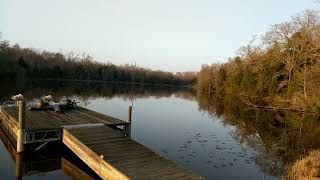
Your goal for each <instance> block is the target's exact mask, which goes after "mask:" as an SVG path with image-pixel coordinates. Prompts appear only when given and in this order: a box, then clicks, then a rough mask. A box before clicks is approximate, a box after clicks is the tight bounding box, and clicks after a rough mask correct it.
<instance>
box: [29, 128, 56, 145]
mask: <svg viewBox="0 0 320 180" xmlns="http://www.w3.org/2000/svg"><path fill="white" fill-rule="evenodd" d="M60 139H61V130H43V131H29V132H25V139H24V140H25V141H24V144H31V143H40V142H50V141H57V140H60Z"/></svg>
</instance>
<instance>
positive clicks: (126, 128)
mask: <svg viewBox="0 0 320 180" xmlns="http://www.w3.org/2000/svg"><path fill="white" fill-rule="evenodd" d="M131 118H132V106H129V108H128V123H129V124H126V125H124V132H125V135H126V136H129V137H130V135H131Z"/></svg>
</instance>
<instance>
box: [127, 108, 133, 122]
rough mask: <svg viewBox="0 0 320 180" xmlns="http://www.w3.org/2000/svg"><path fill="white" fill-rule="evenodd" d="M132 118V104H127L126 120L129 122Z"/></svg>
mask: <svg viewBox="0 0 320 180" xmlns="http://www.w3.org/2000/svg"><path fill="white" fill-rule="evenodd" d="M131 118H132V106H129V108H128V122H129V123H131Z"/></svg>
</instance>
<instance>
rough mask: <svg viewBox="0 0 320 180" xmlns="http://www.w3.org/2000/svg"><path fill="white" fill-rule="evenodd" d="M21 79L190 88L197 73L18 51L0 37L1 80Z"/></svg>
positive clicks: (86, 56)
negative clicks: (186, 86)
mask: <svg viewBox="0 0 320 180" xmlns="http://www.w3.org/2000/svg"><path fill="white" fill-rule="evenodd" d="M0 35H1V34H0ZM22 78H29V79H39V78H41V79H68V80H101V81H117V82H118V81H119V82H135V83H147V84H171V85H189V84H192V83H194V82H195V80H196V73H195V72H178V73H171V72H164V71H160V70H151V69H147V68H141V67H136V66H133V65H128V64H126V65H115V64H112V63H101V62H97V61H95V60H94V59H93V58H92V57H91V56H89V55H88V54H82V55H78V54H75V53H68V54H66V55H64V54H62V53H55V52H48V51H40V50H36V49H32V48H21V47H20V46H19V45H18V44H15V45H12V46H11V45H10V43H9V42H8V41H6V40H3V39H1V36H0V80H1V79H2V80H15V79H22Z"/></svg>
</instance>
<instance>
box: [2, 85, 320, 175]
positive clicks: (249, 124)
mask: <svg viewBox="0 0 320 180" xmlns="http://www.w3.org/2000/svg"><path fill="white" fill-rule="evenodd" d="M3 84H4V83H3ZM5 87H6V88H1V90H0V101H4V100H7V99H8V98H9V97H10V96H11V95H12V94H16V93H23V94H24V95H25V96H26V97H27V98H28V99H33V98H36V97H39V96H41V95H44V94H51V95H52V96H53V97H54V98H55V99H56V100H60V99H62V98H63V97H64V96H67V97H75V98H77V99H79V100H80V101H81V105H83V106H86V107H87V108H90V109H93V110H95V111H98V112H101V113H106V114H108V115H112V116H115V117H118V118H120V119H124V120H126V118H127V106H128V105H132V103H133V106H134V108H133V120H132V121H133V122H132V127H131V136H132V138H133V139H135V140H137V141H139V142H141V143H142V144H144V145H146V146H148V147H149V148H151V149H153V150H155V151H157V152H158V153H159V154H161V155H163V156H165V157H167V158H169V159H171V160H174V161H176V162H177V163H179V164H180V165H182V166H184V167H186V168H188V169H190V170H193V171H195V172H197V173H199V174H201V175H203V176H205V177H207V178H209V179H211V178H219V179H236V178H238V177H242V178H244V179H261V178H265V179H274V178H279V177H281V176H282V175H283V173H284V172H285V171H286V168H287V166H288V165H290V164H291V163H292V162H294V161H295V160H297V159H299V158H300V157H301V156H303V155H304V154H305V153H307V152H309V151H310V150H312V149H316V148H318V146H319V144H320V142H319V141H320V140H318V138H317V137H318V135H319V133H320V126H319V122H318V121H319V118H318V117H315V116H313V115H310V114H299V113H294V112H276V111H269V110H264V109H251V108H249V107H247V106H246V105H245V104H243V103H241V101H239V100H238V99H237V98H236V97H231V96H219V97H211V98H208V97H205V96H202V95H200V94H197V93H196V92H195V91H194V90H192V89H188V88H187V89H186V88H174V87H153V86H128V85H124V84H102V83H100V84H92V83H71V82H54V81H50V82H31V83H30V82H29V83H26V84H25V86H21V85H20V86H16V85H12V84H11V85H10V83H9V84H7V85H5ZM8 151H9V150H8ZM9 152H10V151H9ZM1 153H3V152H1ZM0 156H1V155H0ZM69 156H72V154H71V155H70V154H69V155H68V156H66V157H69ZM1 157H2V156H1ZM74 159H76V158H74ZM27 161H30V160H27ZM59 161H60V164H61V165H60V167H57V168H56V169H60V171H59V170H56V171H57V172H58V175H57V176H59V177H60V176H61V177H67V178H68V177H70V176H71V177H76V175H77V174H81V173H82V172H83V173H85V172H87V171H90V170H85V171H82V170H81V171H79V172H78V173H76V174H74V175H72V174H71V173H72V172H77V171H75V170H70V168H71V169H72V168H73V169H76V170H77V169H80V168H78V166H79V164H81V161H80V162H73V163H71V165H70V163H68V162H72V161H71V160H66V158H65V157H63V158H62V160H61V156H60V160H59ZM52 164H54V163H52ZM62 164H67V167H63V166H62ZM61 166H62V167H61ZM61 169H62V170H63V171H61ZM82 169H83V168H82ZM0 173H3V172H0ZM85 174H86V173H85ZM47 176H50V177H51V176H53V175H52V174H51V175H48V174H47Z"/></svg>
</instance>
